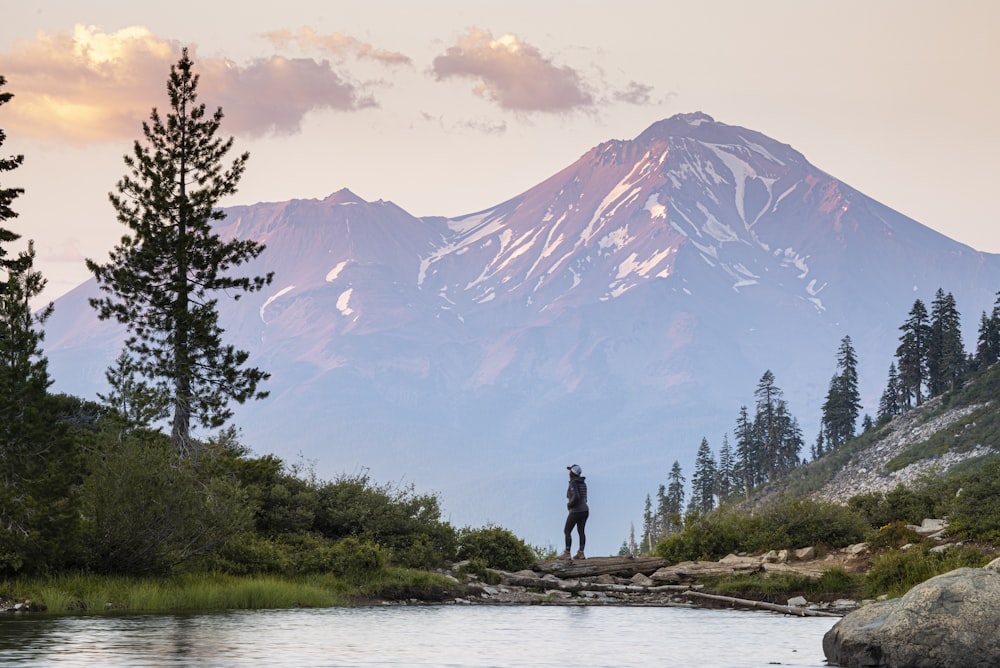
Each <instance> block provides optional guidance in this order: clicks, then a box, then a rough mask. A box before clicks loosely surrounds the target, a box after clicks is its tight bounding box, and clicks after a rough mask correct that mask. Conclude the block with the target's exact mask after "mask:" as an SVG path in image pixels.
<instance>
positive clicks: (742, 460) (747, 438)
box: [735, 406, 760, 499]
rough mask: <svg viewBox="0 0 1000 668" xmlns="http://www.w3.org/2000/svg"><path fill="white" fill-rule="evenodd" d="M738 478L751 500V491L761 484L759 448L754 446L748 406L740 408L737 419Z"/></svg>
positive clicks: (745, 493)
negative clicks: (758, 459) (758, 458)
mask: <svg viewBox="0 0 1000 668" xmlns="http://www.w3.org/2000/svg"><path fill="white" fill-rule="evenodd" d="M735 433H736V467H735V468H736V471H735V473H736V478H737V480H738V481H739V485H740V487H742V489H743V495H744V497H745V498H747V499H749V498H750V490H751V489H753V488H754V487H756V486H757V483H758V482H759V470H760V469H759V467H758V465H757V456H756V455H757V448H756V446H755V444H754V440H755V438H754V426H753V421H751V420H750V414H749V412H748V411H747V407H746V406H740V414H739V416H738V417H737V418H736V432H735Z"/></svg>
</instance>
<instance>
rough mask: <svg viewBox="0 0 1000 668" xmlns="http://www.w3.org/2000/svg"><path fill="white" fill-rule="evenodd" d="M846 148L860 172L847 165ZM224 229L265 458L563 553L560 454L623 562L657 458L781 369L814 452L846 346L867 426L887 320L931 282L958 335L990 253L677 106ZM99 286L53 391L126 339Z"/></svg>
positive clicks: (239, 335) (57, 325) (61, 337)
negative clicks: (591, 140) (526, 174)
mask: <svg viewBox="0 0 1000 668" xmlns="http://www.w3.org/2000/svg"><path fill="white" fill-rule="evenodd" d="M859 159H860V158H859ZM220 233H222V234H224V235H233V236H238V237H241V238H254V239H258V240H261V241H263V242H265V243H266V244H267V250H266V251H265V253H264V254H263V255H262V256H261V257H260V258H259V259H258V260H257V261H256V263H255V264H254V265H253V266H252V267H250V268H249V270H252V271H255V272H262V271H273V272H274V274H275V279H274V283H273V284H272V285H271V286H269V288H268V289H267V290H266V291H264V292H262V293H260V294H257V295H250V296H247V297H244V298H243V299H241V300H240V301H239V302H235V303H232V302H225V301H223V302H220V303H221V306H222V309H223V311H222V322H223V325H224V326H225V327H226V329H227V331H228V332H229V334H230V336H232V337H233V339H234V340H235V342H236V343H237V344H238V345H239V346H240V347H243V348H246V349H248V350H250V351H251V352H252V354H253V358H252V361H253V363H254V364H258V365H261V366H263V367H265V368H267V369H268V370H269V371H270V372H271V373H272V379H271V381H270V382H269V384H268V386H269V388H270V390H271V397H270V398H269V399H267V400H266V401H262V402H257V403H255V404H253V405H251V406H246V407H242V408H241V409H240V410H239V411H238V420H239V424H240V425H241V426H242V428H243V430H244V434H245V437H246V441H247V442H248V444H249V445H251V446H252V447H253V448H254V449H255V450H257V451H258V452H271V451H274V452H277V453H278V454H280V455H282V456H284V457H286V459H292V460H294V459H295V458H296V457H297V456H298V454H299V453H301V454H302V456H304V457H305V458H306V459H309V460H314V461H315V462H316V467H317V470H318V472H319V473H320V474H321V475H324V476H330V475H335V474H337V473H339V472H344V471H347V472H350V471H354V470H356V469H358V468H360V467H369V468H370V469H371V474H372V475H373V476H374V477H375V478H376V479H381V480H404V481H407V482H413V483H414V484H416V485H418V487H420V488H421V489H424V490H438V491H440V492H441V493H442V496H443V500H444V505H445V508H446V509H448V510H449V511H450V512H451V513H452V519H453V520H454V521H455V522H456V523H458V524H466V523H472V524H477V525H478V524H482V523H485V522H489V521H492V522H496V523H499V524H503V525H505V526H509V527H510V528H512V529H513V530H515V531H516V532H518V533H519V534H521V535H523V536H524V537H525V538H527V539H528V540H530V541H531V542H534V543H553V544H558V543H559V542H560V541H561V535H560V532H561V526H562V520H563V517H562V515H563V508H562V501H561V499H562V495H563V492H564V490H563V485H564V480H563V478H564V476H563V474H564V472H565V466H566V465H568V464H571V463H579V464H581V465H582V466H583V467H584V469H585V471H586V472H587V475H588V482H589V483H590V486H591V490H592V492H591V493H592V496H593V507H594V515H593V517H594V519H593V520H592V529H591V530H592V535H593V547H594V549H595V550H597V551H599V552H609V551H614V550H616V549H617V547H618V545H619V544H620V543H621V541H622V539H624V537H625V536H626V535H627V533H628V529H629V522H631V521H633V520H635V519H636V518H637V517H638V515H639V514H640V513H641V508H642V503H643V499H644V497H645V495H646V494H647V493H651V494H655V491H656V487H657V485H658V484H660V483H662V482H664V480H665V478H666V473H667V471H668V470H669V468H670V465H671V463H672V462H673V460H674V459H677V460H679V461H680V463H681V465H682V467H683V468H684V469H685V471H686V472H688V473H690V469H691V467H692V465H693V454H694V451H695V450H696V448H697V446H698V443H699V442H700V440H701V438H702V437H703V436H705V437H707V438H708V439H709V441H710V444H711V445H712V447H713V449H716V450H717V449H718V446H719V445H720V443H721V437H722V434H723V433H724V432H726V431H729V430H731V428H732V426H733V424H734V422H735V419H736V416H737V413H738V411H739V408H740V406H741V405H743V404H747V405H752V403H753V391H754V388H755V387H756V383H757V381H758V379H759V378H760V376H761V375H762V374H763V372H764V371H765V370H767V369H770V370H772V371H773V372H774V374H775V376H776V379H777V384H778V385H779V387H781V388H782V389H783V390H784V391H785V398H786V399H787V400H788V402H789V406H790V409H791V411H792V413H793V414H794V415H795V416H797V417H798V419H799V420H800V422H801V425H802V427H803V431H804V436H805V438H806V439H807V441H811V440H812V439H814V438H815V434H816V428H817V424H818V418H819V406H820V404H821V402H822V398H823V395H824V394H825V392H826V389H827V386H828V383H829V379H830V377H831V376H832V374H833V373H834V371H835V353H836V349H837V345H838V343H839V341H840V339H841V338H842V337H843V336H844V335H845V334H849V335H851V337H852V338H853V340H854V342H855V347H856V349H857V352H858V355H859V359H860V368H859V372H860V376H861V384H862V390H863V395H864V396H863V400H864V401H865V404H866V408H865V409H866V410H867V411H869V412H874V410H875V404H876V402H877V399H878V395H879V393H880V392H881V389H882V386H883V384H884V381H885V375H886V370H887V369H888V366H889V362H890V361H891V356H892V354H893V352H894V350H895V348H896V345H897V344H898V334H899V333H898V327H899V325H900V324H901V323H902V322H903V321H904V320H905V318H906V314H907V313H908V311H909V309H910V306H911V305H912V302H913V300H914V299H915V298H918V297H919V298H922V299H924V300H925V301H927V302H928V303H929V302H930V300H931V299H932V298H933V294H934V291H935V290H936V289H937V288H938V287H943V288H944V289H945V290H947V291H951V292H953V293H954V295H955V297H956V300H957V304H958V307H959V309H960V311H961V312H962V313H963V314H964V315H965V316H966V322H965V333H966V339H967V340H969V339H972V338H974V336H975V327H976V324H977V323H978V317H979V313H980V312H981V311H982V310H984V309H988V308H991V307H992V303H993V299H994V294H995V292H996V290H997V289H998V288H1000V258H998V257H997V256H994V255H988V254H983V253H978V252H976V251H974V250H972V249H970V248H968V247H967V246H964V245H962V244H959V243H957V242H955V241H952V240H950V239H948V238H946V237H944V236H942V235H940V234H937V233H935V232H933V231H931V230H929V229H928V228H926V227H924V226H922V225H920V224H919V223H917V222H916V221H913V220H911V219H909V218H906V217H905V216H902V215H900V214H899V213H897V212H895V211H892V210H891V209H888V208H886V207H884V206H882V205H880V204H878V203H877V202H876V201H874V200H872V199H870V198H868V197H867V196H865V195H863V194H861V193H859V192H857V191H855V190H853V189H852V188H850V187H849V186H848V185H846V184H844V183H842V182H840V181H838V180H837V179H835V178H834V177H832V176H830V175H828V174H825V173H824V172H822V171H821V170H819V169H818V168H816V167H814V166H812V165H810V164H809V163H808V162H807V161H806V159H805V158H804V157H803V156H802V155H801V154H800V153H798V152H796V151H794V150H793V149H791V148H790V147H788V146H787V145H784V144H781V143H779V142H776V141H774V140H772V139H769V138H768V137H765V136H763V135H761V134H759V133H756V132H753V131H751V130H748V129H745V128H740V127H736V126H729V125H725V124H723V123H718V122H715V121H714V120H712V119H711V118H710V117H708V116H706V115H704V114H686V115H679V116H675V117H672V118H670V119H666V120H664V121H660V122H658V123H655V124H654V125H652V126H651V127H650V128H649V129H648V130H646V131H645V132H643V133H642V134H641V135H640V136H639V137H637V138H636V139H634V140H628V141H625V140H614V141H609V142H605V143H603V144H601V145H600V146H597V147H595V148H593V149H591V150H590V151H588V152H587V153H585V154H584V155H583V156H581V158H580V159H579V160H577V161H576V162H575V163H573V164H572V165H569V166H567V167H566V168H565V169H564V170H562V171H560V172H559V173H557V174H555V175H553V176H552V177H550V178H549V179H546V180H545V181H543V182H542V183H540V184H539V185H537V186H536V187H534V188H531V189H529V190H528V191H526V192H524V193H521V194H520V195H517V196H515V197H513V198H511V199H510V200H507V201H506V202H503V203H500V204H498V205H496V206H493V207H490V208H487V209H483V210H481V211H479V212H477V213H473V214H469V215H466V216H460V217H457V218H454V219H445V218H439V217H438V218H434V217H429V218H416V217H413V216H410V215H409V214H408V213H406V212H405V211H403V210H402V209H400V208H399V207H397V206H395V205H393V204H392V203H390V202H384V201H378V202H365V201H363V200H361V199H360V198H358V197H357V196H355V195H354V194H353V193H350V191H347V190H341V191H338V192H336V193H334V194H333V195H331V196H330V197H328V198H326V199H324V200H321V201H318V200H294V201H290V202H284V203H262V204H256V205H253V206H243V207H233V208H231V209H228V210H227V219H226V221H225V222H224V223H223V225H222V226H220ZM94 290H95V287H94V286H93V285H92V284H87V285H84V286H81V287H80V288H78V289H77V290H75V291H74V292H72V293H70V294H68V295H66V296H65V297H63V298H62V299H60V300H59V301H58V302H57V304H56V313H55V315H54V316H53V318H52V320H51V321H50V323H49V326H48V338H47V353H48V355H49V357H50V367H51V369H52V372H53V375H54V377H55V379H56V388H57V389H60V390H64V391H70V392H74V393H77V394H81V395H83V396H93V393H94V391H95V388H97V387H98V386H99V384H100V383H101V381H102V372H103V368H104V367H105V366H107V363H109V362H110V360H111V359H112V358H113V357H114V354H115V352H116V350H117V347H116V346H117V342H118V341H120V336H119V335H117V334H116V333H115V331H114V330H113V328H110V326H109V325H108V324H106V323H105V324H97V323H95V322H94V317H93V313H92V311H91V310H90V309H89V307H88V306H87V304H86V297H87V295H88V294H93V292H94Z"/></svg>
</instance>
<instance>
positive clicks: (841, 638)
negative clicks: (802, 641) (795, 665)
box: [823, 568, 1000, 668]
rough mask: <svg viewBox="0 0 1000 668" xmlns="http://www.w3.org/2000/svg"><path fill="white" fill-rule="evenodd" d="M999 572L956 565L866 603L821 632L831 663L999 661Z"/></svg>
mask: <svg viewBox="0 0 1000 668" xmlns="http://www.w3.org/2000/svg"><path fill="white" fill-rule="evenodd" d="M997 628H1000V573H998V572H996V571H990V570H986V569H983V568H959V569H957V570H954V571H951V572H949V573H945V574H943V575H939V576H937V577H934V578H931V579H930V580H927V581H926V582H923V583H921V584H919V585H917V586H916V587H914V588H913V589H911V590H910V591H909V592H907V593H906V595H904V596H903V597H902V598H898V599H893V600H890V601H883V602H879V603H872V604H870V605H866V606H864V607H862V608H860V609H858V610H855V611H854V612H852V613H850V614H848V615H847V616H846V617H844V618H843V619H841V620H840V621H839V622H837V623H836V624H835V625H834V626H833V628H832V629H830V630H829V631H828V632H827V633H826V635H825V636H823V652H824V653H825V654H826V659H827V661H828V662H829V663H830V664H831V665H835V666H846V667H848V668H855V667H862V666H914V667H919V668H987V667H989V666H1000V634H997V631H996V630H997Z"/></svg>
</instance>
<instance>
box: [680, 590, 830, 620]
mask: <svg viewBox="0 0 1000 668" xmlns="http://www.w3.org/2000/svg"><path fill="white" fill-rule="evenodd" d="M681 596H686V597H695V598H702V599H707V600H710V601H719V602H721V603H728V604H729V605H732V606H737V607H741V608H754V609H758V610H772V611H774V612H783V613H785V614H786V615H797V616H799V617H840V616H841V615H837V614H834V613H832V612H823V611H822V610H810V609H808V608H799V607H797V606H794V605H777V604H776V603H765V602H764V601H752V600H749V599H745V598H733V597H732V596H718V595H716V594H705V593H704V592H700V591H686V592H682V593H681Z"/></svg>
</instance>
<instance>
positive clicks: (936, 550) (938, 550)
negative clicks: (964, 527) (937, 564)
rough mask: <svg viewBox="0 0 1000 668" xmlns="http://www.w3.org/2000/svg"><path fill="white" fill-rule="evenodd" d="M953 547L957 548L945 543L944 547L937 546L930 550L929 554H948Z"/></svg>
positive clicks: (953, 544) (952, 544)
mask: <svg viewBox="0 0 1000 668" xmlns="http://www.w3.org/2000/svg"><path fill="white" fill-rule="evenodd" d="M953 547H955V543H945V544H943V545H935V546H934V547H932V548H931V549H930V550H928V552H932V553H934V554H942V553H943V552H946V551H948V550H949V549H951V548H953Z"/></svg>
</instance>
